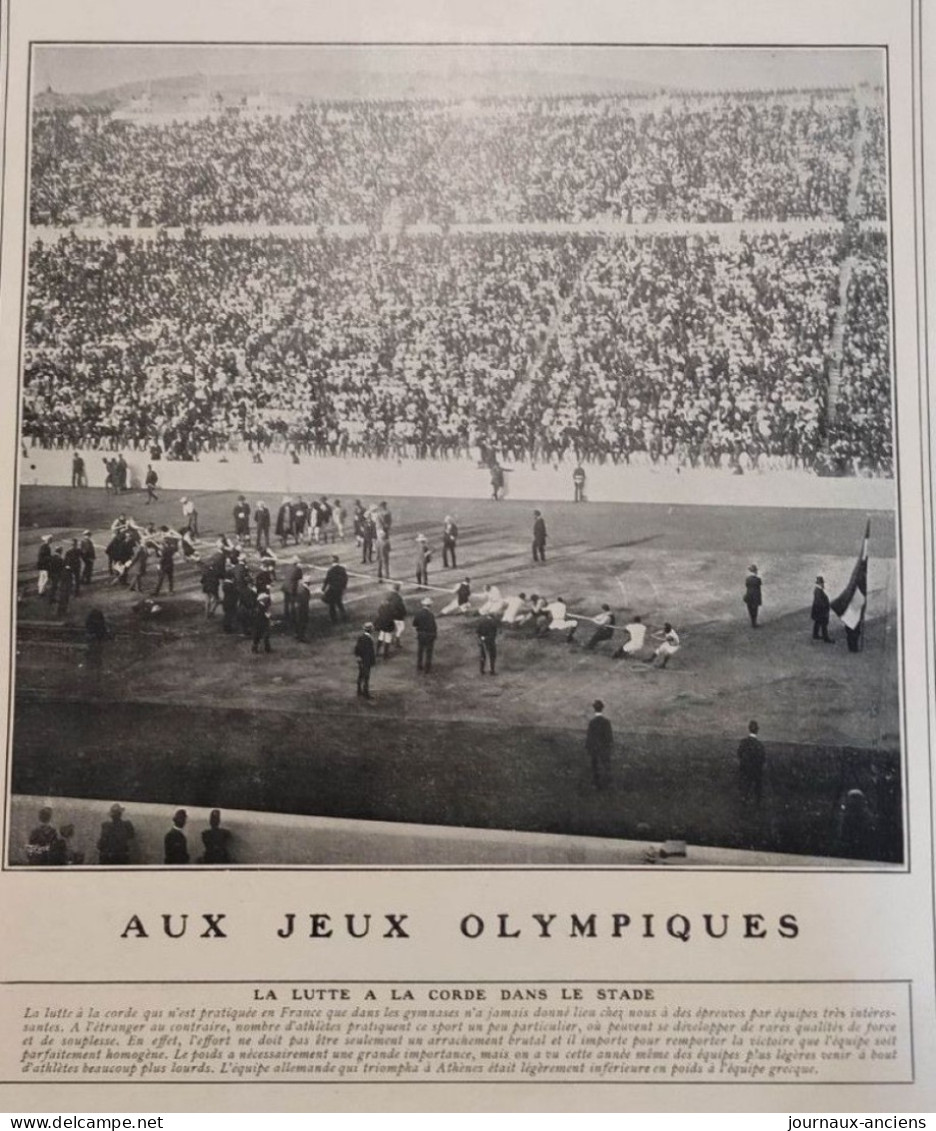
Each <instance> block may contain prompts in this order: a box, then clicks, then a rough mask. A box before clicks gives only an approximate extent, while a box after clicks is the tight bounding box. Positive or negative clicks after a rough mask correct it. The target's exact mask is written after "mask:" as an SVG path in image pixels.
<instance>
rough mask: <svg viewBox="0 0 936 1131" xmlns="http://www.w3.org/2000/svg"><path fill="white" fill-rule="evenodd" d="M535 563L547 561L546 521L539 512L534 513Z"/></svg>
mask: <svg viewBox="0 0 936 1131" xmlns="http://www.w3.org/2000/svg"><path fill="white" fill-rule="evenodd" d="M533 561H535V562H544V561H546V519H545V518H543V512H542V511H538V510H537V511H534V512H533Z"/></svg>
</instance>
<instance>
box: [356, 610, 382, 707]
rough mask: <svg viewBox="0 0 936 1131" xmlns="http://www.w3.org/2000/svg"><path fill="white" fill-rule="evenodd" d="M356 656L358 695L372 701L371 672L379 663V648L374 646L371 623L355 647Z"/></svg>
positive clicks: (366, 625) (366, 626) (368, 623)
mask: <svg viewBox="0 0 936 1131" xmlns="http://www.w3.org/2000/svg"><path fill="white" fill-rule="evenodd" d="M354 655H355V656H356V657H357V664H358V677H357V693H358V695H360V696H361V698H362V699H370V697H371V694H370V677H371V671H372V670H373V668H374V666H375V665H376V663H377V647H376V645H375V644H374V626H373V625H372V624H371V622H370V621H368V622H367V624H365V625H364V629H363V631H362V632H361V635H360V636H359V637H358V638H357V643H356V644H355V645H354Z"/></svg>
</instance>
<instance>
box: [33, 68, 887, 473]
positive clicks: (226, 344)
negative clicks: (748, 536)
mask: <svg viewBox="0 0 936 1131" xmlns="http://www.w3.org/2000/svg"><path fill="white" fill-rule="evenodd" d="M885 157H886V145H885V124H884V111H883V97H882V90H881V89H880V88H874V87H870V86H866V85H856V86H855V87H854V88H838V87H837V88H833V89H813V90H802V89H794V90H775V91H768V90H756V91H737V90H728V91H721V92H719V91H697V92H688V91H674V90H669V91H650V92H647V91H640V92H632V93H626V94H613V95H605V94H595V95H590V96H584V95H574V96H573V95H570V96H567V97H559V96H555V97H487V98H475V99H451V100H443V99H411V100H400V99H397V100H393V99H387V100H379V101H378V100H371V101H368V100H316V101H308V100H306V101H302V100H298V101H297V100H295V99H294V100H292V101H289V100H285V99H282V98H280V99H278V100H277V99H271V98H259V97H258V98H247V97H246V96H245V97H242V98H239V99H232V98H230V97H227V98H225V97H222V95H221V94H211V92H210V91H207V90H206V91H204V92H203V93H201V94H199V95H198V96H197V97H196V96H191V97H189V98H187V99H186V100H185V102H184V105H179V106H176V107H175V108H174V109H173V110H171V111H167V110H166V109H165V108H164V107H160V106H159V105H158V104H157V102H154V101H153V99H151V98H150V97H148V96H136V97H135V98H134V99H132V100H129V101H123V102H121V101H119V100H118V101H114V100H111V102H109V103H105V104H95V103H86V104H82V103H77V104H76V103H74V102H67V101H63V100H61V99H56V98H53V97H51V96H40V97H39V98H37V100H36V102H35V107H34V115H33V132H32V152H31V189H30V204H29V209H30V219H31V239H30V250H29V265H28V292H27V308H26V319H25V366H24V370H25V372H24V413H23V431H24V439H25V440H26V441H27V442H28V443H32V444H37V445H41V446H43V447H84V448H87V447H97V448H117V447H120V448H128V449H149V448H152V447H158V448H160V449H161V450H162V451H163V452H165V453H166V455H167V457H168V458H175V459H192V458H197V457H198V456H199V455H200V454H202V453H205V452H211V451H224V450H227V449H231V448H235V449H237V448H241V449H243V448H245V447H246V448H250V449H251V450H255V451H260V452H262V451H264V450H266V449H269V448H278V449H280V450H284V449H287V448H290V447H291V448H294V449H295V450H297V451H306V452H310V453H317V454H323V455H326V454H327V455H377V456H379V455H387V454H392V455H394V456H395V457H412V458H419V457H425V456H433V457H436V458H439V457H442V458H445V457H448V456H458V455H467V454H469V453H473V452H474V451H476V450H477V449H478V448H481V449H482V450H487V451H494V452H498V453H502V454H503V455H504V456H505V457H506V458H508V459H511V460H515V461H521V460H530V459H561V458H569V459H575V460H578V461H602V462H604V461H609V460H610V461H615V462H623V463H627V462H631V461H635V462H640V461H643V462H652V463H655V464H656V463H662V464H672V465H675V466H693V467H700V466H720V467H728V466H741V464H742V462H743V464H744V466H745V467H748V466H753V467H759V468H771V467H797V468H808V469H814V470H816V471H818V472H820V473H824V474H838V475H854V474H864V475H878V476H889V475H891V474H892V473H893V447H892V420H891V410H890V404H891V396H890V344H889V299H888V285H887V263H888V242H887V228H886V191H885V186H886V159H885Z"/></svg>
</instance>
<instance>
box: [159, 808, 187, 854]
mask: <svg viewBox="0 0 936 1131" xmlns="http://www.w3.org/2000/svg"><path fill="white" fill-rule="evenodd" d="M187 821H188V813H187V812H186V811H185V810H184V809H176V811H175V813H173V815H172V827H171V828H170V829H169V831H168V832H167V833H166V836H165V838H164V840H163V845H164V847H165V850H166V863H167V864H188V862H189V850H188V837H187V836H186V835H185V833H184V832H183V831H182V830H183V829H184V828H185V824H186V822H187Z"/></svg>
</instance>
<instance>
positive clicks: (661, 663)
mask: <svg viewBox="0 0 936 1131" xmlns="http://www.w3.org/2000/svg"><path fill="white" fill-rule="evenodd" d="M657 639H661V637H660V634H659V633H657ZM678 651H679V635H678V634H677V632H676V629H675V628H673V626H672V625H671V624H670V623H669V621H667V622H666V623H665V624H664V625H663V634H662V643H661V644H660V646H659V647H658V648H657V650H656V651H655V652H654V653H653V657H654V667H658V668H665V667H666V665H667V664H668V663H669V658H670V656H675V655H676V653H677V652H678Z"/></svg>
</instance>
